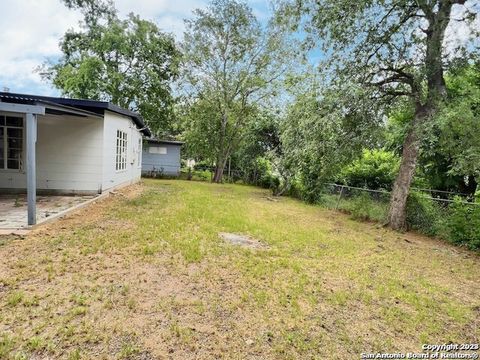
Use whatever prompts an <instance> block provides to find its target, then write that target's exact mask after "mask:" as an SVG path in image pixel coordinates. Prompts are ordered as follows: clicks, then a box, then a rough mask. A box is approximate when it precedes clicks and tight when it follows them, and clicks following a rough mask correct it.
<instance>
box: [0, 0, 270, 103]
mask: <svg viewBox="0 0 480 360" xmlns="http://www.w3.org/2000/svg"><path fill="white" fill-rule="evenodd" d="M114 2H115V6H116V8H117V9H118V11H119V13H120V16H121V17H124V16H125V15H126V14H128V13H130V12H134V13H136V14H139V15H140V16H141V17H142V18H145V19H148V20H154V21H155V22H156V23H157V24H158V25H159V26H160V28H161V29H162V30H164V31H166V32H171V33H173V34H174V35H175V36H176V37H177V38H180V37H181V35H182V33H183V30H184V24H183V19H185V18H187V17H189V16H190V15H191V12H192V10H194V9H196V8H202V7H205V5H206V3H207V1H205V0H114ZM248 3H249V4H250V6H251V7H252V8H253V10H254V12H255V15H256V16H257V18H259V19H260V20H266V19H267V18H268V16H269V3H268V0H250V1H248ZM0 13H1V14H2V31H1V32H0V54H2V56H0V91H3V89H4V88H8V89H9V90H10V91H11V92H19V93H30V94H39V95H53V96H55V95H59V92H58V91H57V90H56V89H54V88H53V87H52V86H51V85H49V84H47V83H45V82H43V81H42V80H41V79H40V76H39V74H38V73H36V72H35V68H37V67H38V66H39V65H41V64H42V63H43V62H45V60H47V59H50V60H53V61H54V60H55V59H56V58H58V57H59V56H60V50H59V47H58V43H59V40H60V38H61V37H62V35H63V34H64V33H65V31H66V30H67V29H70V28H78V22H79V21H80V20H81V16H80V14H79V13H78V12H75V11H72V10H69V9H67V8H66V7H65V6H64V5H63V3H62V2H61V1H60V0H1V1H0Z"/></svg>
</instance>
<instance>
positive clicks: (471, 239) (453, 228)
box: [447, 197, 480, 249]
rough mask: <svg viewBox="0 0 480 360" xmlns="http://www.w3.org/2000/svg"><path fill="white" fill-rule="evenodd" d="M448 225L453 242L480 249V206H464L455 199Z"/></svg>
mask: <svg viewBox="0 0 480 360" xmlns="http://www.w3.org/2000/svg"><path fill="white" fill-rule="evenodd" d="M447 225H448V239H449V240H450V241H451V242H453V243H455V244H461V245H465V246H467V247H469V248H470V249H480V205H478V204H464V203H462V199H460V198H458V197H457V198H455V202H454V203H453V205H452V209H451V215H450V216H449V218H448V220H447Z"/></svg>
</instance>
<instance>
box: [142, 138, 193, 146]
mask: <svg viewBox="0 0 480 360" xmlns="http://www.w3.org/2000/svg"><path fill="white" fill-rule="evenodd" d="M147 141H148V142H149V143H152V144H171V145H179V146H181V145H183V144H184V142H183V141H177V140H166V139H156V138H153V139H147Z"/></svg>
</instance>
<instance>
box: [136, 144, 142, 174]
mask: <svg viewBox="0 0 480 360" xmlns="http://www.w3.org/2000/svg"><path fill="white" fill-rule="evenodd" d="M137 165H138V167H141V166H142V138H140V139H138V149H137Z"/></svg>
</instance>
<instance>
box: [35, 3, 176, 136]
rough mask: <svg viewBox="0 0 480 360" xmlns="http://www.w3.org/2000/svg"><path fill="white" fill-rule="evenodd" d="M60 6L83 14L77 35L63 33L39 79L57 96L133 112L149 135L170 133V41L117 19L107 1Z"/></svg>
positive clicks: (134, 19)
mask: <svg viewBox="0 0 480 360" xmlns="http://www.w3.org/2000/svg"><path fill="white" fill-rule="evenodd" d="M65 3H66V4H67V6H69V7H71V8H79V9H81V11H82V12H83V14H84V22H83V24H82V30H81V31H74V30H69V31H67V32H66V34H65V35H64V37H63V39H62V41H61V43H60V47H61V50H62V53H63V56H62V58H61V59H60V60H59V61H58V62H57V63H56V64H47V65H45V66H44V69H43V73H42V76H43V78H44V79H46V80H48V81H51V82H52V83H53V85H55V86H56V87H57V88H59V89H60V90H61V91H62V93H63V95H66V96H71V97H79V98H88V99H93V100H103V101H110V102H112V103H114V104H115V105H118V106H121V107H124V108H128V109H131V110H133V111H137V112H139V113H140V114H141V115H142V116H143V117H144V118H145V121H146V122H147V124H148V125H149V126H150V127H151V128H152V130H153V132H154V133H157V134H159V133H161V134H165V133H169V132H171V123H172V119H173V111H172V105H173V96H172V94H171V82H172V81H173V80H174V79H175V78H176V77H177V75H178V64H179V61H180V52H179V51H178V49H177V48H176V45H175V41H174V39H173V37H172V36H171V35H168V34H165V33H163V32H161V31H160V30H159V28H158V27H157V25H155V24H154V23H152V22H150V21H146V20H142V19H140V18H139V17H138V16H136V15H133V14H130V15H128V18H127V19H125V20H121V19H119V18H118V17H117V15H116V11H115V9H114V8H113V6H112V4H111V3H110V2H101V1H94V0H65Z"/></svg>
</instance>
